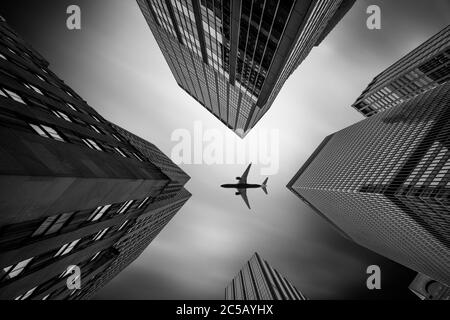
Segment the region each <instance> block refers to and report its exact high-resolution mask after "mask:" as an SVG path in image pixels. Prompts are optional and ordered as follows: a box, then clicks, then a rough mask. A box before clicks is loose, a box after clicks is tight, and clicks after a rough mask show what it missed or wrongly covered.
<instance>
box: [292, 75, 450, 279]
mask: <svg viewBox="0 0 450 320" xmlns="http://www.w3.org/2000/svg"><path fill="white" fill-rule="evenodd" d="M449 170H450V83H449V82H447V83H444V84H442V85H440V86H439V87H436V88H434V89H430V90H428V91H427V92H425V93H423V94H420V95H418V96H416V97H415V98H412V99H410V100H408V101H406V102H403V103H401V104H399V105H397V106H395V107H392V108H390V109H388V110H386V111H384V112H381V113H379V114H377V115H374V116H371V117H370V118H368V119H365V120H363V121H361V122H359V123H356V124H354V125H352V126H350V127H347V128H345V129H343V130H341V131H338V132H336V133H334V134H332V135H330V136H328V137H327V138H326V139H325V140H324V141H323V142H322V144H321V145H320V146H319V147H318V148H317V149H316V151H315V152H314V153H313V155H312V156H311V157H310V158H309V159H308V160H307V161H306V163H305V164H304V165H303V166H302V167H301V169H300V170H299V171H298V173H297V174H296V175H295V176H294V178H293V179H292V180H291V181H290V182H289V184H288V188H289V189H290V190H291V191H292V192H293V193H294V194H295V195H297V196H298V197H299V198H300V199H301V200H303V201H304V202H305V203H306V204H308V205H309V206H311V207H312V208H313V209H314V210H315V211H316V212H317V213H318V214H320V215H321V216H322V217H324V218H326V220H327V221H328V222H330V223H331V224H332V225H333V226H334V227H335V228H337V229H338V230H339V231H340V232H341V233H342V234H345V235H346V236H347V237H348V238H350V239H352V240H353V241H355V242H356V243H359V244H360V245H362V246H365V247H367V248H369V249H371V250H373V251H375V252H377V253H379V254H381V255H384V256H386V257H388V258H390V259H392V260H394V261H396V262H398V263H400V264H403V265H405V266H407V267H409V268H411V269H413V270H415V271H417V272H420V273H424V274H427V275H429V276H430V277H432V278H433V279H436V280H437V281H439V282H442V283H444V284H447V285H448V284H450V269H449V267H448V266H449V265H450V172H449Z"/></svg>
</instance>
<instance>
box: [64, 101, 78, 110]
mask: <svg viewBox="0 0 450 320" xmlns="http://www.w3.org/2000/svg"><path fill="white" fill-rule="evenodd" d="M66 105H67V106H68V107H69V108H70V109H72V110H73V111H76V112H78V109H77V108H75V107H74V106H73V104H71V103H68V102H67V103H66Z"/></svg>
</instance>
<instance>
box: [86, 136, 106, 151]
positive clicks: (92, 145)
mask: <svg viewBox="0 0 450 320" xmlns="http://www.w3.org/2000/svg"><path fill="white" fill-rule="evenodd" d="M82 140H83V142H84V143H85V144H86V145H87V146H88V147H89V148H91V149H94V150H98V151H103V149H102V148H100V146H99V145H98V144H97V143H96V142H95V141H93V140H92V139H82Z"/></svg>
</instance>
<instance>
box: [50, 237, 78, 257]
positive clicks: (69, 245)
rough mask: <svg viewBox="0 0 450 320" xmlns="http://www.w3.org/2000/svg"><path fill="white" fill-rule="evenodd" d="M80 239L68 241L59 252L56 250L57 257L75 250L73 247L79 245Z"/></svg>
mask: <svg viewBox="0 0 450 320" xmlns="http://www.w3.org/2000/svg"><path fill="white" fill-rule="evenodd" d="M79 241H80V239H78V240H75V241H72V242H69V243H66V244H65V245H63V246H62V247H61V248H60V249H59V250H58V252H56V254H55V257H59V256H64V255H66V254H68V253H69V252H70V251H72V250H73V248H74V247H75V246H76V245H77V243H78V242H79Z"/></svg>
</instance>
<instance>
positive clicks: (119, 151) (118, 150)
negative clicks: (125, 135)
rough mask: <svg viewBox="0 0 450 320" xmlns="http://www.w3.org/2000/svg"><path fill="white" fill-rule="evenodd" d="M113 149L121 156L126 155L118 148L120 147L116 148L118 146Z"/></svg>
mask: <svg viewBox="0 0 450 320" xmlns="http://www.w3.org/2000/svg"><path fill="white" fill-rule="evenodd" d="M114 149H115V150H116V151H117V152H118V153H119V154H120V155H121V156H122V157H125V158H126V157H127V156H126V155H125V153H123V151H122V150H121V149H120V148H118V147H114Z"/></svg>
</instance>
